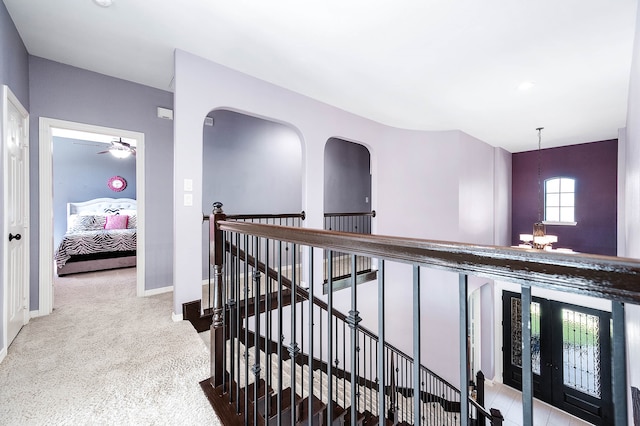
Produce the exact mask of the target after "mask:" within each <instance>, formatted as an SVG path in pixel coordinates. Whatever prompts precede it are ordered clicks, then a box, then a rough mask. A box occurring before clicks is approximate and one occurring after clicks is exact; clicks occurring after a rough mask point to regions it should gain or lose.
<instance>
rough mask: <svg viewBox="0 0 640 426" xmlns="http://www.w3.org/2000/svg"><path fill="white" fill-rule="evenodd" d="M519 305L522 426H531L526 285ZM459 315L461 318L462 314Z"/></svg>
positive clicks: (530, 379) (528, 325)
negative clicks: (520, 315)
mask: <svg viewBox="0 0 640 426" xmlns="http://www.w3.org/2000/svg"><path fill="white" fill-rule="evenodd" d="M465 300H466V298H465ZM520 305H521V310H522V312H521V313H522V424H523V425H524V426H531V425H532V424H533V372H532V371H531V287H529V286H527V285H523V286H522V295H521V303H520ZM460 315H461V316H462V314H460ZM465 348H466V342H465ZM461 353H462V352H461ZM461 362H462V358H461ZM467 383H468V381H467ZM461 384H462V378H461ZM460 392H461V395H460V398H462V395H464V393H463V392H464V391H463V390H462V388H460ZM461 406H462V404H461ZM460 415H461V416H462V413H460ZM462 418H463V417H461V419H460V420H462Z"/></svg>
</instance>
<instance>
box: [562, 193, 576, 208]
mask: <svg viewBox="0 0 640 426" xmlns="http://www.w3.org/2000/svg"><path fill="white" fill-rule="evenodd" d="M574 199H575V194H574V193H573V192H570V193H562V194H560V205H561V206H562V207H573V206H574V204H573V203H574Z"/></svg>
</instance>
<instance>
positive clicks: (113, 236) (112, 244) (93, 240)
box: [55, 229, 136, 268]
mask: <svg viewBox="0 0 640 426" xmlns="http://www.w3.org/2000/svg"><path fill="white" fill-rule="evenodd" d="M134 250H136V230H135V229H110V230H108V231H81V232H77V233H72V234H65V236H64V237H63V238H62V241H61V242H60V245H59V246H58V250H56V254H55V261H56V265H57V266H58V268H62V267H63V266H64V264H65V263H67V261H68V260H69V259H70V258H71V256H73V255H76V254H94V253H105V252H114V251H134Z"/></svg>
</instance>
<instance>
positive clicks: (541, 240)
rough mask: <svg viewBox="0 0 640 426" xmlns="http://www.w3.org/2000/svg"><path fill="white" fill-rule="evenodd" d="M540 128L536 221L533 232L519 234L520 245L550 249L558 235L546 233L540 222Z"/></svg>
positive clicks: (539, 137) (541, 200) (541, 201)
mask: <svg viewBox="0 0 640 426" xmlns="http://www.w3.org/2000/svg"><path fill="white" fill-rule="evenodd" d="M542 129H544V127H538V128H537V129H536V130H537V131H538V221H537V222H536V223H534V224H533V234H520V241H522V242H523V244H521V246H523V247H530V248H534V249H538V250H551V249H552V246H551V244H553V243H557V242H558V237H557V236H555V235H548V234H547V233H546V229H545V226H544V222H542V206H543V205H544V199H543V195H542V194H543V191H542V178H541V158H542Z"/></svg>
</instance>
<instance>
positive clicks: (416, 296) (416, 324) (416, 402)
mask: <svg viewBox="0 0 640 426" xmlns="http://www.w3.org/2000/svg"><path fill="white" fill-rule="evenodd" d="M421 322H422V317H421V315H420V267H419V266H417V265H414V267H413V392H414V394H413V422H414V424H418V423H419V422H420V417H421V415H420V408H421V407H420V360H421V357H420V354H421V352H420V349H421V348H420V339H421V336H420V323H421Z"/></svg>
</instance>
